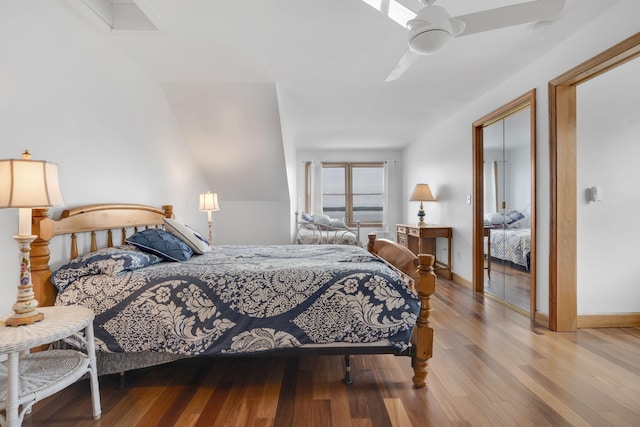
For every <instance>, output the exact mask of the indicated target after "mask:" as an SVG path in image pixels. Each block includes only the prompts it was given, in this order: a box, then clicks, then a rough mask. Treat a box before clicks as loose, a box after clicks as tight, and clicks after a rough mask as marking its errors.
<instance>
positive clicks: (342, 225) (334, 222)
mask: <svg viewBox="0 0 640 427" xmlns="http://www.w3.org/2000/svg"><path fill="white" fill-rule="evenodd" d="M331 226H332V227H333V228H347V224H345V223H344V221H343V220H341V219H337V218H331Z"/></svg>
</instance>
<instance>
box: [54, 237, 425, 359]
mask: <svg viewBox="0 0 640 427" xmlns="http://www.w3.org/2000/svg"><path fill="white" fill-rule="evenodd" d="M123 248H124V249H122V251H125V252H126V251H133V252H134V253H135V248H131V247H123ZM119 250H120V249H118V250H114V248H111V249H110V250H106V252H102V253H100V252H98V253H95V254H92V255H91V257H92V258H91V260H90V261H89V260H88V259H81V260H80V261H79V262H78V261H76V262H75V263H71V264H70V265H68V266H65V267H63V268H62V269H61V270H59V271H58V272H56V273H55V275H54V279H56V280H57V281H58V282H61V280H62V278H65V280H66V282H64V284H63V285H60V286H59V287H60V288H61V289H64V290H63V291H61V292H60V293H59V294H58V297H57V301H56V304H57V305H69V304H80V305H84V306H86V307H88V308H90V309H92V310H93V311H94V313H95V314H96V318H95V322H94V330H95V336H96V344H97V349H98V350H99V351H104V352H142V351H153V352H168V353H176V354H185V355H196V354H235V353H256V352H263V351H269V350H274V349H282V348H289V347H297V346H300V345H303V344H312V343H338V342H340V343H369V342H376V341H380V340H384V339H387V340H389V341H390V342H391V343H392V344H393V345H394V346H395V347H397V348H398V350H403V349H405V348H406V347H407V346H408V343H409V342H410V336H411V331H412V328H413V325H414V324H415V321H416V317H417V314H418V311H419V301H418V299H417V296H416V295H415V293H414V292H413V291H412V290H411V289H410V288H409V287H408V286H407V285H406V284H405V283H404V282H403V281H402V280H401V279H400V277H399V276H398V275H397V274H396V273H395V272H393V271H392V270H391V269H390V268H389V267H387V266H386V265H385V264H384V263H383V262H381V261H379V260H377V259H376V258H375V257H373V256H372V255H371V254H369V253H368V252H367V251H365V250H364V249H362V248H359V247H356V246H342V245H313V246H304V245H303V246H300V245H291V246H218V247H216V248H215V249H213V250H212V251H211V252H209V253H206V254H204V255H197V256H193V257H192V258H190V259H189V260H188V261H184V262H159V260H155V259H154V260H151V261H149V260H145V261H144V262H141V261H140V260H139V259H138V258H139V257H137V258H135V259H134V261H131V259H130V258H128V257H127V256H124V260H123V256H122V253H121V252H118V251H119ZM125 255H126V254H125ZM88 265H89V266H90V268H88V267H87V266H88ZM114 266H115V267H114ZM87 271H89V272H88V273H87ZM78 272H80V274H78Z"/></svg>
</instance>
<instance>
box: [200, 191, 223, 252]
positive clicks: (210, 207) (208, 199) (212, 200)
mask: <svg viewBox="0 0 640 427" xmlns="http://www.w3.org/2000/svg"><path fill="white" fill-rule="evenodd" d="M200 210H201V211H206V212H207V225H208V226H209V246H211V247H213V234H212V231H211V228H212V225H213V218H212V217H211V212H214V211H219V210H220V205H218V194H217V193H212V192H211V191H207V192H206V193H202V194H200Z"/></svg>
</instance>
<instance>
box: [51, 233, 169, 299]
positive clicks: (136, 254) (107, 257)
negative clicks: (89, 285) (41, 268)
mask: <svg viewBox="0 0 640 427" xmlns="http://www.w3.org/2000/svg"><path fill="white" fill-rule="evenodd" d="M159 262H162V258H160V257H159V256H156V255H154V254H150V253H146V252H143V251H141V250H139V249H137V248H135V247H134V246H129V245H124V246H117V247H113V248H105V249H100V250H98V251H96V252H92V253H89V254H86V255H82V256H80V257H78V258H76V259H75V260H73V261H71V262H69V263H67V264H65V265H63V266H62V267H60V268H59V269H58V270H57V271H56V272H54V273H53V274H52V275H51V282H52V283H53V284H54V286H55V287H56V288H58V290H59V291H61V292H62V291H64V290H65V289H66V287H67V286H69V284H71V283H72V282H74V281H76V280H78V279H79V278H81V277H84V276H91V275H97V274H104V275H108V276H115V275H117V274H119V273H121V272H123V271H133V270H137V269H139V268H142V267H146V266H149V265H153V264H157V263H159Z"/></svg>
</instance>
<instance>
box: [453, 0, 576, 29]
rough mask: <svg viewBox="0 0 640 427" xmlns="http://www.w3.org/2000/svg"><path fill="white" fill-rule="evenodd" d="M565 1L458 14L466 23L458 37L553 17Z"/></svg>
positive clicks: (547, 1) (551, 0)
mask: <svg viewBox="0 0 640 427" xmlns="http://www.w3.org/2000/svg"><path fill="white" fill-rule="evenodd" d="M564 3H565V0H537V1H531V2H527V3H520V4H515V5H513V6H504V7H499V8H497V9H489V10H483V11H481V12H476V13H470V14H468V15H461V16H456V19H459V20H461V21H464V23H465V24H466V25H465V29H464V31H463V32H462V33H460V34H459V35H458V37H462V36H468V35H469V34H475V33H481V32H484V31H491V30H496V29H498V28H505V27H510V26H512V25H519V24H526V23H528V22H535V21H542V20H545V19H551V18H554V17H556V16H557V15H558V14H559V13H560V12H561V11H562V9H563V8H564Z"/></svg>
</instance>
